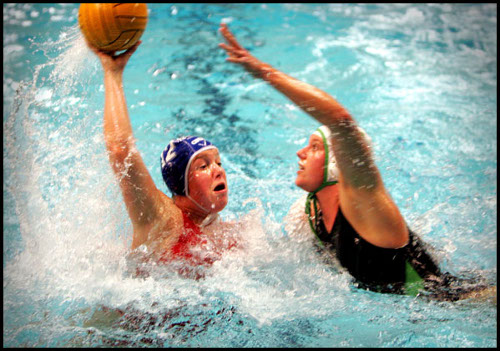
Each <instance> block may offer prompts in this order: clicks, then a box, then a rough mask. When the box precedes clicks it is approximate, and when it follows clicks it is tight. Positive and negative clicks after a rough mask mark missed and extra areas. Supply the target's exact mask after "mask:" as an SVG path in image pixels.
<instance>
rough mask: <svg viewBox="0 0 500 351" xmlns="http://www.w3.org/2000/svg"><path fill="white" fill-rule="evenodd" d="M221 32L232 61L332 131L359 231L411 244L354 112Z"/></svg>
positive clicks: (349, 210) (348, 207)
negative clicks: (354, 116)
mask: <svg viewBox="0 0 500 351" xmlns="http://www.w3.org/2000/svg"><path fill="white" fill-rule="evenodd" d="M219 30H220V32H221V34H222V35H223V37H224V39H225V40H226V43H222V44H219V46H220V47H221V48H223V49H224V50H226V52H227V54H228V56H229V57H228V58H227V61H230V62H233V63H237V64H240V65H241V66H242V67H244V68H245V70H247V71H248V72H249V73H251V74H252V75H253V76H254V77H256V78H260V79H263V80H264V81H266V82H268V83H269V84H271V85H272V86H273V87H274V88H275V89H276V90H278V91H280V92H281V93H282V94H284V95H285V96H286V97H287V98H289V99H290V100H291V101H293V102H294V103H295V104H296V105H297V106H299V107H300V108H301V109H302V110H303V111H305V112H306V113H307V114H309V115H310V116H311V117H313V118H314V119H315V120H317V121H318V122H319V123H321V124H324V125H327V126H328V127H329V128H330V130H331V132H332V135H333V138H332V148H333V151H334V154H335V159H336V162H337V166H338V169H339V173H340V174H339V187H340V191H339V197H340V204H341V207H342V210H343V212H344V214H345V215H346V217H347V218H348V220H349V221H350V222H351V224H352V225H353V226H354V228H355V229H356V230H357V231H358V233H360V235H362V236H363V237H364V238H365V239H366V240H367V241H369V242H371V243H372V244H374V245H377V246H381V247H399V246H403V245H404V244H405V243H406V242H407V241H408V231H407V228H406V224H405V222H404V219H403V218H402V216H401V214H400V212H399V210H398V208H397V207H396V205H395V204H394V202H393V201H392V199H391V198H390V196H389V194H388V193H387V191H386V190H385V187H384V185H383V182H382V178H381V176H380V172H379V171H378V169H377V167H376V165H375V162H374V160H373V157H372V153H371V150H370V147H369V145H368V143H367V141H366V139H365V137H364V136H363V135H362V132H361V131H360V130H359V128H358V127H357V125H356V123H355V121H354V119H353V118H352V117H351V115H350V114H349V112H348V111H347V110H346V109H345V108H344V107H343V106H342V105H341V104H340V103H338V102H337V101H336V100H335V99H334V98H333V97H332V96H330V95H329V94H327V93H325V92H324V91H322V90H320V89H318V88H316V87H314V86H312V85H310V84H307V83H304V82H301V81H299V80H297V79H295V78H292V77H290V76H288V75H286V74H285V73H283V72H281V71H279V70H277V69H275V68H273V67H271V66H270V65H269V64H267V63H264V62H261V61H259V60H258V59H257V58H255V57H254V56H252V55H251V54H250V53H249V52H248V51H247V50H245V49H244V48H243V47H242V46H241V45H240V44H239V43H238V42H237V40H236V38H235V37H234V36H233V34H232V33H231V32H230V31H229V30H228V28H227V26H226V25H225V24H221V27H220V29H219Z"/></svg>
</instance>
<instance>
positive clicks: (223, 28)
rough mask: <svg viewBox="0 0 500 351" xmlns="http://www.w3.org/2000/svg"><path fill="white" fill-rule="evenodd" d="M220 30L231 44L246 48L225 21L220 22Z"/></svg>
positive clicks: (241, 48)
mask: <svg viewBox="0 0 500 351" xmlns="http://www.w3.org/2000/svg"><path fill="white" fill-rule="evenodd" d="M219 31H220V32H221V34H222V36H223V37H224V39H226V41H227V42H228V43H229V45H231V46H233V47H235V48H236V49H238V50H244V48H243V47H242V46H241V45H240V44H239V43H238V41H237V40H236V38H235V37H234V35H233V34H232V33H231V32H230V31H229V29H228V28H227V25H226V24H225V23H221V24H220V28H219Z"/></svg>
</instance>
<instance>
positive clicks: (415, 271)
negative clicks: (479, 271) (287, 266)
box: [315, 207, 477, 300]
mask: <svg viewBox="0 0 500 351" xmlns="http://www.w3.org/2000/svg"><path fill="white" fill-rule="evenodd" d="M315 228H316V234H317V237H318V239H320V241H321V244H322V246H323V247H324V248H325V249H327V250H329V251H333V252H335V255H336V257H337V259H338V261H339V263H340V264H341V265H342V266H343V267H344V268H346V269H347V270H348V271H349V273H350V274H351V275H352V276H353V277H354V278H355V280H356V282H357V283H358V286H359V287H361V288H364V289H368V290H373V291H378V292H390V293H399V294H411V295H416V294H418V293H422V290H423V289H425V292H426V295H427V296H430V297H434V298H438V299H440V300H442V299H444V300H457V299H459V298H460V295H461V294H463V293H466V292H468V291H470V290H473V289H470V287H469V289H466V288H464V287H463V284H462V283H463V281H464V280H459V279H458V278H456V277H453V276H452V275H450V274H449V273H442V272H441V270H440V269H439V267H438V265H437V264H436V262H435V261H434V260H433V259H432V257H431V256H430V255H429V254H428V253H427V249H426V244H425V243H424V242H423V241H422V240H421V239H420V238H419V237H418V235H416V234H415V233H414V232H413V231H411V230H409V234H410V241H409V243H408V244H406V245H405V246H404V247H402V248H398V249H385V248H381V247H378V246H375V245H372V244H370V243H369V242H367V241H366V240H364V239H363V238H362V237H361V236H360V235H359V234H358V233H357V232H356V230H355V229H354V228H353V227H352V226H351V224H350V223H349V221H347V219H346V218H345V217H344V215H343V213H342V211H341V209H340V207H339V209H338V213H337V217H336V218H335V223H334V225H333V228H332V230H331V232H330V233H328V231H327V230H326V227H325V224H324V223H323V220H322V216H321V210H319V211H318V216H317V218H316V223H315ZM457 283H459V285H457ZM475 287H477V286H475Z"/></svg>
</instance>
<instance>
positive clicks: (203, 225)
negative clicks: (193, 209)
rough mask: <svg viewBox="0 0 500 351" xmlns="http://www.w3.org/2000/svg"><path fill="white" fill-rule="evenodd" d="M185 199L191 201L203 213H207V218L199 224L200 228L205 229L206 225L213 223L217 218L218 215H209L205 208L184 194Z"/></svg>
mask: <svg viewBox="0 0 500 351" xmlns="http://www.w3.org/2000/svg"><path fill="white" fill-rule="evenodd" d="M186 197H187V198H188V199H189V200H191V201H193V203H194V204H195V205H196V206H198V207H199V208H200V209H202V210H203V212H207V213H209V214H208V216H207V217H205V219H204V220H203V222H201V224H200V225H199V227H200V228H203V227H206V226H207V225H209V224H210V223H212V222H213V221H215V220H216V219H217V217H219V214H218V213H210V211H208V210H207V209H206V208H205V207H203V206H201V205H200V204H199V203H198V202H196V201H195V200H194V199H193V198H192V197H191V196H189V195H188V194H186Z"/></svg>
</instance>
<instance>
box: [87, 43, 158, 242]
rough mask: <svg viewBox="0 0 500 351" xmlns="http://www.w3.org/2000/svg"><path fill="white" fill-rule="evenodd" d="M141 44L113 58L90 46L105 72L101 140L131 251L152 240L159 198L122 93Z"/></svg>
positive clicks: (111, 55)
mask: <svg viewBox="0 0 500 351" xmlns="http://www.w3.org/2000/svg"><path fill="white" fill-rule="evenodd" d="M139 44H140V42H138V43H137V44H136V45H134V46H133V47H132V48H130V49H129V50H127V51H126V52H124V53H122V54H121V55H118V56H114V55H113V54H108V53H104V52H101V51H98V50H97V49H95V48H92V47H90V46H89V47H90V48H91V49H92V50H93V51H94V53H95V54H96V55H97V56H98V57H99V59H100V61H101V64H102V67H103V70H104V90H105V102H104V138H105V141H106V147H107V150H108V156H109V161H110V164H111V166H112V168H113V171H114V173H115V175H116V176H117V178H118V181H119V183H120V188H121V190H122V194H123V198H124V201H125V205H126V207H127V211H128V213H129V216H130V219H131V221H132V224H133V227H134V236H133V240H132V248H135V247H137V246H139V245H141V244H143V243H145V242H147V241H149V240H151V239H153V238H148V234H149V232H150V231H149V229H150V227H151V226H152V225H153V223H154V222H155V221H156V219H157V218H158V214H159V207H160V206H159V204H160V203H161V201H162V200H161V199H160V198H161V196H162V195H163V196H165V195H164V194H163V193H161V191H159V190H158V189H157V188H156V185H155V184H154V181H153V179H152V178H151V175H150V174H149V172H148V169H147V167H146V165H145V164H144V161H143V160H142V157H141V155H140V153H139V151H138V150H137V148H136V146H135V140H134V135H133V132H132V125H131V123H130V118H129V114H128V109H127V103H126V100H125V93H124V91H123V71H124V69H125V66H126V64H127V62H128V60H129V58H130V56H131V55H132V54H133V53H134V52H135V50H136V49H137V47H138V46H139Z"/></svg>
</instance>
